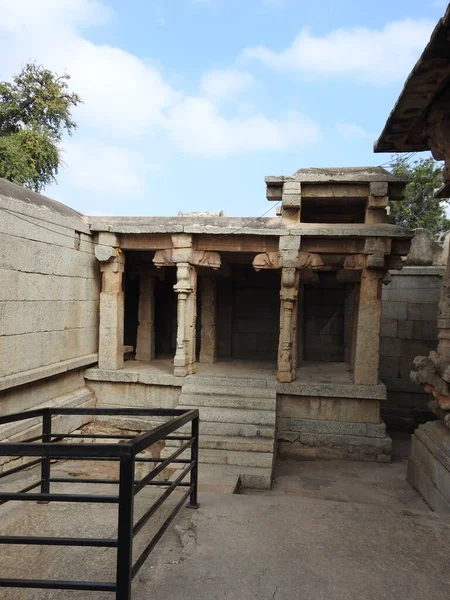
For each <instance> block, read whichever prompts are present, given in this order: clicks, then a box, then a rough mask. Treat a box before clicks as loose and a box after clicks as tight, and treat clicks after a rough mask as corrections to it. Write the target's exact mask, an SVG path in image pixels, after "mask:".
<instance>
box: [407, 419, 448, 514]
mask: <svg viewBox="0 0 450 600" xmlns="http://www.w3.org/2000/svg"><path fill="white" fill-rule="evenodd" d="M411 441H412V443H411V452H410V455H409V459H408V474H407V480H408V481H409V483H410V484H411V485H412V486H413V487H414V488H416V490H417V491H418V492H419V494H420V495H421V496H422V498H423V499H424V500H425V502H426V503H427V504H428V505H429V506H430V508H431V509H432V510H434V511H436V512H439V513H450V429H449V428H448V427H446V426H445V425H444V424H443V423H442V422H441V421H430V422H428V423H425V424H424V425H421V426H420V427H419V428H418V429H416V432H415V433H414V435H413V436H412V440H411Z"/></svg>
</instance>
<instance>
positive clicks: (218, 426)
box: [180, 420, 275, 439]
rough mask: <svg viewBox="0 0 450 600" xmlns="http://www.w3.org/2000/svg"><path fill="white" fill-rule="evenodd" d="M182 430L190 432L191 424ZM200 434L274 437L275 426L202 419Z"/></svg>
mask: <svg viewBox="0 0 450 600" xmlns="http://www.w3.org/2000/svg"><path fill="white" fill-rule="evenodd" d="M180 431H183V432H185V433H189V432H190V431H191V426H190V425H185V426H184V427H182V428H181V429H180ZM200 435H201V436H202V435H224V436H227V435H230V436H238V437H257V438H265V439H273V438H274V437H275V429H274V427H273V426H269V427H264V426H261V425H252V424H248V423H247V424H245V423H214V422H209V421H202V420H200Z"/></svg>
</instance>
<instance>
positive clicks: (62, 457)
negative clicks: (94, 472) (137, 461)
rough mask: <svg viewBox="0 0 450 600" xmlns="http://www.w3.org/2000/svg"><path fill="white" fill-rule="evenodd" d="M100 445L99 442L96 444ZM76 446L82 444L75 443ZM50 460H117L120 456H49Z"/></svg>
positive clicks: (65, 445)
mask: <svg viewBox="0 0 450 600" xmlns="http://www.w3.org/2000/svg"><path fill="white" fill-rule="evenodd" d="M97 445H100V444H97ZM77 446H78V447H80V448H81V446H84V444H77ZM64 447H67V444H64ZM50 459H51V460H52V461H55V462H56V461H61V462H62V461H69V460H74V461H77V462H81V461H89V462H90V461H95V462H119V461H120V456H79V455H77V456H64V455H63V456H50Z"/></svg>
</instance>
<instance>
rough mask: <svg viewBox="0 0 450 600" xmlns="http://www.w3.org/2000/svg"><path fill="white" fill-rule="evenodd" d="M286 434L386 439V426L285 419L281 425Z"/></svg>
mask: <svg viewBox="0 0 450 600" xmlns="http://www.w3.org/2000/svg"><path fill="white" fill-rule="evenodd" d="M280 425H282V427H283V429H282V430H281V431H280V434H281V435H283V433H284V432H286V431H287V432H297V433H298V434H299V435H300V434H303V433H307V434H326V435H337V436H345V435H348V436H362V437H376V438H384V437H386V426H385V424H384V423H365V422H361V423H349V422H345V421H324V420H315V419H294V418H291V419H289V418H284V419H283V420H282V422H281V423H280Z"/></svg>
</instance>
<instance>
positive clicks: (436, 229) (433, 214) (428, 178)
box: [390, 156, 450, 234]
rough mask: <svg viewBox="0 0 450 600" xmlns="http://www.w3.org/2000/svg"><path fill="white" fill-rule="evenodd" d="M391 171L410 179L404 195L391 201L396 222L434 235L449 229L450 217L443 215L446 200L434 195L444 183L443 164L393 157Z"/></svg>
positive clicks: (422, 159) (392, 215) (423, 159)
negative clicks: (402, 197)
mask: <svg viewBox="0 0 450 600" xmlns="http://www.w3.org/2000/svg"><path fill="white" fill-rule="evenodd" d="M392 173H393V174H394V175H399V176H402V177H408V178H409V179H410V180H411V181H410V183H409V184H408V185H407V186H406V195H405V198H404V199H403V200H399V201H394V202H392V203H391V204H390V208H391V217H392V218H393V220H394V222H395V223H396V224H397V225H401V226H402V227H408V228H409V229H417V228H418V227H423V228H424V229H429V230H430V231H431V232H432V233H434V234H439V233H443V232H444V231H447V230H449V229H450V220H449V219H447V216H446V214H445V208H446V207H447V206H448V200H443V199H442V198H434V194H435V192H436V191H437V190H438V189H439V188H440V187H442V185H443V184H444V179H443V176H442V167H441V166H440V165H439V164H438V163H437V162H436V161H435V160H433V159H432V158H420V159H418V160H415V161H413V162H412V163H410V162H409V161H408V160H407V159H406V158H403V157H401V156H396V157H395V158H394V163H393V167H392Z"/></svg>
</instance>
